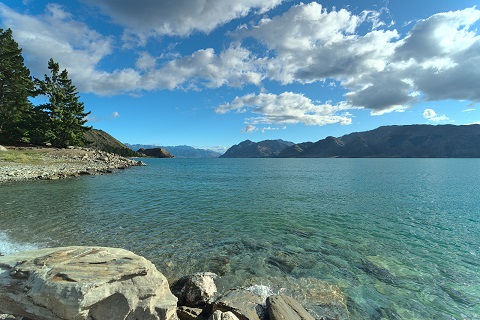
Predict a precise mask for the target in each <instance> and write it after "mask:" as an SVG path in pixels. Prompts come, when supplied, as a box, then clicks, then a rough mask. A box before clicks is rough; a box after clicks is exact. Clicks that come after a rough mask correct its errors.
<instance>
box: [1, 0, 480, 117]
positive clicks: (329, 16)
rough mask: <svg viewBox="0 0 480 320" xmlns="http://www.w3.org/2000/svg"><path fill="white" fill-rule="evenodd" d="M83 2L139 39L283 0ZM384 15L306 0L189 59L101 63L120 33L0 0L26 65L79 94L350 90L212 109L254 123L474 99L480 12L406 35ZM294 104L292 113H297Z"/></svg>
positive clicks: (207, 27) (177, 32) (252, 99)
mask: <svg viewBox="0 0 480 320" xmlns="http://www.w3.org/2000/svg"><path fill="white" fill-rule="evenodd" d="M84 1H85V2H88V3H90V4H92V5H93V6H99V7H101V8H102V10H103V12H104V13H105V14H107V15H108V16H110V17H111V18H112V20H113V21H114V22H116V23H118V24H121V25H122V26H124V27H125V28H126V33H125V34H126V35H127V34H128V33H130V34H135V35H136V36H138V37H144V39H147V38H148V37H149V36H151V35H156V36H158V35H161V36H183V37H185V36H188V35H189V34H190V33H191V32H194V31H199V32H205V33H208V32H210V31H212V30H214V29H215V28H217V27H218V26H219V25H222V24H224V23H227V22H229V21H232V20H233V19H236V18H239V17H244V16H246V15H248V14H249V13H252V12H257V13H259V12H261V13H267V14H270V12H267V11H268V10H270V9H271V8H274V7H276V6H278V5H279V4H280V3H282V2H283V1H282V0H267V1H260V0H242V1H234V2H232V1H222V0H202V1H187V0H167V1H154V0H139V1H136V2H135V3H134V4H133V3H132V2H131V1H127V0H99V1H93V0H84ZM385 13H388V12H387V11H386V10H385V9H383V8H382V9H379V10H378V11H364V12H360V13H357V14H355V13H354V12H352V11H351V10H349V9H338V10H337V9H332V10H327V9H326V8H325V7H323V6H322V5H321V4H319V3H316V2H310V3H307V4H304V3H301V4H298V5H293V6H291V7H290V8H289V9H288V10H287V11H286V12H284V13H282V14H279V15H273V14H272V15H270V16H267V15H265V16H264V17H263V18H262V19H260V21H259V22H258V23H252V24H248V25H244V26H242V27H241V28H238V29H237V31H236V32H235V33H234V35H235V37H234V39H233V41H232V42H231V43H228V42H226V43H225V47H224V49H223V50H218V49H217V51H215V50H214V49H213V48H208V47H206V48H203V49H200V50H197V51H195V52H193V53H189V54H186V55H180V54H179V53H178V52H175V53H172V52H166V53H165V54H164V55H161V56H154V55H152V54H151V53H149V52H146V51H137V50H135V51H133V53H134V54H136V55H137V58H136V60H135V61H134V63H133V64H132V65H130V66H126V67H124V68H117V69H110V70H105V69H103V68H102V67H101V66H103V65H104V64H102V62H104V61H105V59H106V58H107V57H109V56H110V55H112V54H113V50H114V49H115V43H114V42H115V41H116V40H118V39H113V38H112V37H109V36H105V35H102V34H100V33H98V32H96V31H95V30H92V29H91V28H90V27H89V26H87V25H86V24H85V23H82V22H79V21H76V20H75V17H74V16H72V14H71V13H69V12H67V11H66V10H65V9H64V8H63V7H62V6H60V5H56V4H49V5H47V6H46V11H45V13H44V14H42V15H39V16H32V15H29V14H20V13H17V12H15V11H14V10H12V9H10V8H9V7H7V6H6V5H4V4H1V3H0V18H1V21H2V25H4V26H8V27H11V28H12V29H13V30H14V37H15V39H16V40H17V42H19V44H20V46H21V47H22V48H23V50H24V51H23V52H24V55H25V58H26V62H27V65H28V66H29V68H30V69H31V70H32V72H33V73H34V74H35V75H36V76H40V77H41V75H42V74H43V73H46V72H47V70H46V64H47V61H48V59H49V58H50V57H51V56H52V54H53V55H54V56H53V58H54V59H55V60H56V61H58V62H59V63H60V65H61V67H62V68H66V69H68V71H69V74H70V76H71V78H72V79H73V80H74V83H75V84H76V85H77V87H78V88H79V90H80V91H82V92H93V93H96V94H108V95H113V94H119V93H130V94H136V93H139V92H141V91H142V90H159V89H170V90H175V89H183V90H203V89H205V88H218V87H222V86H229V87H236V88H238V87H242V86H245V85H247V84H252V85H256V86H258V87H259V88H260V89H261V88H262V87H263V85H264V84H265V82H267V81H275V82H277V83H280V84H284V85H288V84H307V83H316V82H318V83H321V84H322V85H324V84H334V85H335V86H336V88H337V89H342V90H344V91H345V101H344V102H342V103H339V104H338V105H336V106H330V107H332V108H334V109H335V108H337V109H335V112H333V113H332V114H328V113H325V111H319V110H327V109H328V108H327V106H329V105H328V104H324V105H316V104H315V103H313V102H312V101H310V102H309V103H310V104H311V105H313V106H314V107H315V108H314V109H313V110H315V111H306V112H303V111H302V110H304V109H302V108H306V107H305V106H307V105H308V103H306V102H305V99H308V98H307V97H305V96H302V95H294V94H292V93H285V94H282V95H273V96H269V95H267V94H264V95H262V94H260V95H245V96H243V97H240V98H238V99H236V100H235V101H232V102H231V103H228V104H226V105H222V106H219V107H218V108H217V112H228V111H232V110H236V111H239V110H241V109H245V110H248V111H249V112H251V113H254V114H257V116H255V117H253V118H251V119H249V120H248V121H249V123H252V124H255V123H256V122H258V123H266V124H270V123H299V122H303V123H305V124H314V125H319V124H322V123H323V124H327V123H331V122H333V123H346V122H348V121H351V117H350V116H345V115H341V114H340V113H339V110H340V109H341V110H347V109H352V108H366V109H369V110H370V112H371V114H373V115H380V114H384V113H387V112H392V111H403V110H405V109H406V108H408V107H411V106H413V105H415V104H416V103H418V102H419V101H422V100H429V101H436V100H446V99H455V100H465V101H469V102H471V103H476V102H479V101H480V90H478V83H480V36H479V35H478V31H477V29H475V25H474V24H475V23H478V21H479V20H480V10H477V9H476V8H475V7H473V8H467V9H464V10H458V11H452V12H444V13H438V14H435V15H433V16H431V17H427V18H426V19H423V20H419V21H417V22H412V23H411V25H412V29H411V30H410V31H409V32H408V33H407V34H406V35H405V36H402V35H400V34H399V33H398V32H397V31H396V30H394V29H391V23H390V22H385V18H388V19H389V17H388V15H387V17H385ZM227 41H228V40H227ZM259 44H261V45H259ZM51 48H55V51H53V52H52V50H51ZM142 50H144V49H142ZM288 94H290V99H291V100H292V101H295V102H294V103H293V102H292V101H290V102H292V104H291V105H290V107H287V106H286V105H285V104H284V101H285V100H286V98H287V96H288ZM292 95H293V96H292ZM276 99H277V100H278V101H276V102H278V103H279V105H278V107H277V108H274V107H273V105H270V103H269V102H268V101H270V100H276ZM290 102H289V103H290ZM242 104H243V106H242V107H238V108H236V106H240V105H242ZM293 106H303V107H301V108H300V107H299V109H295V108H294V107H293ZM229 108H230V109H229ZM232 108H233V109H232ZM338 108H340V109H338ZM292 110H296V112H295V113H294V114H292V112H293V111H292ZM305 110H310V109H308V108H306V109H305ZM275 112H278V115H277V116H275V114H274V113H275ZM302 112H303V113H302ZM335 117H339V118H335ZM332 119H333V120H332ZM289 121H290V122H289ZM432 121H433V120H432Z"/></svg>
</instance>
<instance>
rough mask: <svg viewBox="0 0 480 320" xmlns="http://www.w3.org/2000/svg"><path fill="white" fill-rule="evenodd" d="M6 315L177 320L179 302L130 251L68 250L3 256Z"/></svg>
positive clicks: (2, 308)
mask: <svg viewBox="0 0 480 320" xmlns="http://www.w3.org/2000/svg"><path fill="white" fill-rule="evenodd" d="M0 286H1V289H2V290H0V313H2V312H3V313H9V314H14V315H19V316H24V317H28V318H30V319H33V320H37V319H38V320H57V319H58V320H67V319H68V320H70V319H76V320H77V319H78V320H81V319H85V320H86V319H95V320H100V319H109V320H116V319H152V320H160V319H162V320H163V319H165V320H174V319H177V316H176V305H177V299H176V298H175V296H173V294H172V293H171V292H170V289H169V287H168V283H167V279H166V278H165V277H164V276H163V274H161V273H160V272H159V271H158V270H157V269H156V268H155V266H154V265H153V264H152V263H151V262H150V261H148V260H146V259H145V258H143V257H140V256H137V255H135V254H133V253H132V252H130V251H127V250H124V249H116V248H104V247H63V248H49V249H40V250H33V251H25V252H20V253H17V254H13V255H8V256H3V257H0Z"/></svg>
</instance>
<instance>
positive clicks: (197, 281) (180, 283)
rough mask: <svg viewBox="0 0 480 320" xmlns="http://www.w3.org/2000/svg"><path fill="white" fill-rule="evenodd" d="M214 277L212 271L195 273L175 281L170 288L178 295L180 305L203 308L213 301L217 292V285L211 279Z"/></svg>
mask: <svg viewBox="0 0 480 320" xmlns="http://www.w3.org/2000/svg"><path fill="white" fill-rule="evenodd" d="M216 277H217V275H216V274H215V273H212V272H200V273H195V274H193V275H189V276H185V277H182V278H180V279H178V280H177V281H175V282H174V283H173V284H172V286H171V290H172V292H173V294H174V295H176V296H177V297H178V300H179V304H180V305H184V306H188V307H200V308H204V307H205V306H206V305H207V304H209V303H212V302H213V300H214V298H215V295H216V294H217V286H216V285H215V282H214V281H213V280H214V279H215V278H216Z"/></svg>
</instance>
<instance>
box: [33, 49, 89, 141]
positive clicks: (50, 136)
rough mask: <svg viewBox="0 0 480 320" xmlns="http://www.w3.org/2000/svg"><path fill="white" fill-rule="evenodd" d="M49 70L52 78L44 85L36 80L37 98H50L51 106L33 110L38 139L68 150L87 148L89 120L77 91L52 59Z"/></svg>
mask: <svg viewBox="0 0 480 320" xmlns="http://www.w3.org/2000/svg"><path fill="white" fill-rule="evenodd" d="M48 69H49V70H50V71H51V76H47V75H45V79H44V80H43V81H41V80H39V79H35V85H36V94H38V95H44V96H46V97H48V102H47V103H45V104H42V105H39V106H37V107H35V108H34V110H35V113H34V114H35V117H34V118H35V122H37V124H36V126H35V127H36V129H37V131H38V132H37V137H39V138H40V139H43V140H44V141H37V143H38V142H44V143H51V144H52V145H53V146H58V147H65V146H68V145H85V143H87V140H86V139H85V135H84V134H85V132H86V131H88V130H90V129H91V128H90V127H85V126H84V124H85V123H86V122H87V119H86V117H87V116H88V115H89V114H90V112H85V111H84V105H83V102H80V101H79V97H78V92H77V89H76V87H75V86H74V85H73V84H72V80H70V79H69V78H68V72H67V70H63V71H62V72H60V66H59V64H58V63H56V62H55V61H53V59H50V60H49V61H48Z"/></svg>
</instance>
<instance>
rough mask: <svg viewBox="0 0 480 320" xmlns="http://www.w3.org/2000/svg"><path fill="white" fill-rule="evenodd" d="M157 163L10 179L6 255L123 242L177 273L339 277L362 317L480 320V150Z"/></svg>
mask: <svg viewBox="0 0 480 320" xmlns="http://www.w3.org/2000/svg"><path fill="white" fill-rule="evenodd" d="M145 162H147V163H148V166H147V167H138V168H131V169H128V170H125V171H119V172H118V173H115V174H110V175H104V176H92V177H80V178H75V179H69V180H61V181H35V182H25V183H13V184H3V185H0V230H2V231H1V233H0V252H3V253H9V252H11V251H15V250H21V249H28V248H31V247H43V246H59V245H104V246H115V247H123V248H126V249H129V250H132V251H134V252H135V253H137V254H140V255H143V256H145V257H146V258H148V259H150V260H152V261H153V262H154V263H155V264H156V265H157V267H158V269H159V270H160V271H162V272H163V273H164V274H165V275H166V276H167V278H169V279H170V280H173V279H175V278H177V277H179V276H181V275H185V274H189V273H192V272H197V271H213V272H216V273H218V274H220V275H221V279H220V280H219V287H220V288H227V287H232V286H235V285H245V284H247V283H249V284H251V283H258V282H262V283H258V284H268V285H270V286H271V287H272V290H274V291H275V290H277V291H278V290H283V289H281V287H283V286H284V287H287V289H288V286H289V285H291V283H292V282H295V281H298V283H304V282H302V281H304V280H305V279H316V280H319V281H326V282H327V283H329V284H331V285H334V286H338V287H339V288H340V289H341V291H342V292H344V293H345V294H346V295H347V296H348V303H347V306H348V309H349V312H350V319H480V212H479V208H480V170H479V167H480V159H147V160H146V161H145ZM312 290H315V288H313V289H312ZM306 296H307V295H306ZM310 296H311V295H310ZM313 303H315V301H313Z"/></svg>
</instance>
